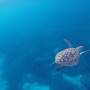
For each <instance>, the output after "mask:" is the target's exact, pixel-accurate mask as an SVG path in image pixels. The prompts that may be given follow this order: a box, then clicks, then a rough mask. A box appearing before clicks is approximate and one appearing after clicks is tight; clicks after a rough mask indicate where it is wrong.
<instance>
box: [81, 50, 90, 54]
mask: <svg viewBox="0 0 90 90" xmlns="http://www.w3.org/2000/svg"><path fill="white" fill-rule="evenodd" d="M86 52H90V50H86V51H83V52H81V53H80V55H82V54H84V53H86Z"/></svg>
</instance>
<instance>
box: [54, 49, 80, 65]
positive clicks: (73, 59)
mask: <svg viewBox="0 0 90 90" xmlns="http://www.w3.org/2000/svg"><path fill="white" fill-rule="evenodd" d="M79 57H80V52H79V51H78V49H76V48H67V49H64V50H62V51H61V52H59V53H57V54H56V57H55V63H56V64H59V65H61V66H74V65H77V64H78V63H79Z"/></svg>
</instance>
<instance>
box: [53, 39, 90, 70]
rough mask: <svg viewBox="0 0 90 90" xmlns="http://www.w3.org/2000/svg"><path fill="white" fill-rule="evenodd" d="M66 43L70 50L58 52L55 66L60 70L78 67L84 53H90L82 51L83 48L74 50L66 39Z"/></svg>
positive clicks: (79, 47)
mask: <svg viewBox="0 0 90 90" xmlns="http://www.w3.org/2000/svg"><path fill="white" fill-rule="evenodd" d="M64 41H65V42H66V43H67V45H68V48H66V49H64V50H62V51H60V52H58V53H57V54H56V56H55V61H54V64H56V66H57V68H58V69H59V68H60V67H71V66H76V65H78V64H79V58H80V56H81V55H82V54H83V53H86V52H88V51H90V50H86V51H81V50H82V49H83V46H78V47H76V48H74V47H72V45H71V43H70V42H69V41H68V40H67V39H64Z"/></svg>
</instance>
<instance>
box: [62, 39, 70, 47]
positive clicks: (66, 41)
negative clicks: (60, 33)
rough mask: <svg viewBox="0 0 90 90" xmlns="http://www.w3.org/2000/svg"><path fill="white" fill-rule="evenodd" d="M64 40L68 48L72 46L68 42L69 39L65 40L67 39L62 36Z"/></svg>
mask: <svg viewBox="0 0 90 90" xmlns="http://www.w3.org/2000/svg"><path fill="white" fill-rule="evenodd" d="M64 41H65V43H66V44H67V45H68V47H69V48H71V47H72V44H71V43H70V41H69V40H67V39H65V38H64Z"/></svg>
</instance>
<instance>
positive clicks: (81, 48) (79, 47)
mask: <svg viewBox="0 0 90 90" xmlns="http://www.w3.org/2000/svg"><path fill="white" fill-rule="evenodd" d="M83 48H84V46H78V47H76V49H77V50H78V51H79V52H81V51H82V50H83Z"/></svg>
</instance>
